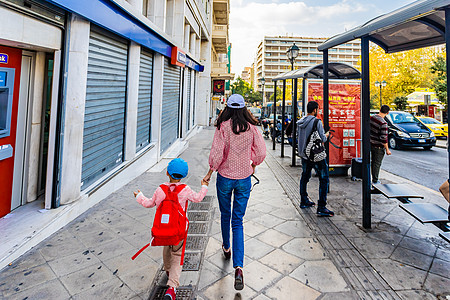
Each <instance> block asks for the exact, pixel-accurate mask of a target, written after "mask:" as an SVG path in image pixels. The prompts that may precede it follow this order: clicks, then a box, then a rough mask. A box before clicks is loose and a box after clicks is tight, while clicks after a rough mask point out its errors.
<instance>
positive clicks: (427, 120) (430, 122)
mask: <svg viewBox="0 0 450 300" xmlns="http://www.w3.org/2000/svg"><path fill="white" fill-rule="evenodd" d="M416 118H417V119H418V120H419V121H420V123H422V124H423V125H425V126H427V127H428V128H429V129H430V130H431V131H433V132H434V135H435V136H436V137H437V138H438V137H446V136H447V135H448V124H443V123H442V122H439V121H438V120H436V119H435V118H431V117H425V116H421V117H416Z"/></svg>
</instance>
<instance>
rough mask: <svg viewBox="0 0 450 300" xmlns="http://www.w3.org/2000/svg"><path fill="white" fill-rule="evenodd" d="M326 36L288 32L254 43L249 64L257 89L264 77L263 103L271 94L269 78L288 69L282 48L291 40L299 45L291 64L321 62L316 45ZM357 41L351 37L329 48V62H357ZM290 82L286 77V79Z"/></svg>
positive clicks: (320, 55)
mask: <svg viewBox="0 0 450 300" xmlns="http://www.w3.org/2000/svg"><path fill="white" fill-rule="evenodd" d="M326 39H327V38H312V37H288V36H276V37H274V36H266V37H264V40H263V41H261V43H260V44H259V45H258V49H257V53H256V57H255V62H254V64H253V67H254V72H255V76H254V78H253V86H254V87H257V90H258V91H259V92H261V93H262V92H263V88H262V84H261V78H263V77H264V79H265V87H264V103H266V102H267V101H269V98H270V96H271V95H272V94H273V82H272V78H274V77H275V76H277V75H279V74H282V73H284V72H287V71H290V70H291V63H290V62H289V60H288V58H287V57H286V51H287V50H288V49H289V47H291V46H292V45H293V44H294V43H295V44H296V45H297V46H298V47H299V54H298V57H297V58H296V59H295V63H294V68H295V69H301V68H305V67H309V66H314V65H317V64H321V63H322V53H321V52H319V51H318V50H317V47H318V46H319V45H320V44H322V43H323V42H324V41H325V40H326ZM360 44H361V43H360V41H359V40H355V41H353V42H349V43H346V44H343V45H340V46H337V47H336V48H333V49H330V51H329V61H330V62H343V63H347V64H350V65H352V66H354V67H356V66H357V64H358V61H359V59H360V55H361V46H360ZM286 84H287V85H290V84H291V83H290V81H287V83H286Z"/></svg>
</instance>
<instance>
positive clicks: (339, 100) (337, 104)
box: [307, 81, 361, 167]
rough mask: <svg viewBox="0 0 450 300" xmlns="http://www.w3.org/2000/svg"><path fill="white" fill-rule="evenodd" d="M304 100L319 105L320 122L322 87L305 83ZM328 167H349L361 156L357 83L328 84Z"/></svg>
mask: <svg viewBox="0 0 450 300" xmlns="http://www.w3.org/2000/svg"><path fill="white" fill-rule="evenodd" d="M307 99H308V101H313V100H314V101H317V102H318V103H319V107H320V108H319V113H318V115H317V117H318V118H320V119H321V120H322V121H323V84H322V82H321V81H320V82H318V81H315V82H314V81H309V82H308V98H307ZM329 116H330V118H329V124H330V139H329V141H330V143H329V144H330V167H333V166H334V167H337V166H350V165H351V162H352V158H354V157H356V154H357V150H356V149H357V148H356V147H358V155H361V153H360V152H359V150H360V149H361V142H360V141H359V140H360V139H361V85H360V83H359V82H355V83H348V82H347V83H345V82H332V81H330V83H329Z"/></svg>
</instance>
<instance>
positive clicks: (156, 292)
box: [149, 285, 193, 300]
mask: <svg viewBox="0 0 450 300" xmlns="http://www.w3.org/2000/svg"><path fill="white" fill-rule="evenodd" d="M167 288H168V287H167V286H162V285H157V286H155V287H154V288H153V290H152V293H151V294H150V298H149V300H163V299H164V294H165V293H166V290H167ZM192 294H193V290H192V287H190V286H180V287H178V288H177V300H191V299H192Z"/></svg>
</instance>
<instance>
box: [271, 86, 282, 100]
mask: <svg viewBox="0 0 450 300" xmlns="http://www.w3.org/2000/svg"><path fill="white" fill-rule="evenodd" d="M273 96H274V94H273V93H272V95H270V98H269V100H270V101H272V102H273ZM279 100H283V91H282V90H281V89H280V88H279V87H277V101H279Z"/></svg>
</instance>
